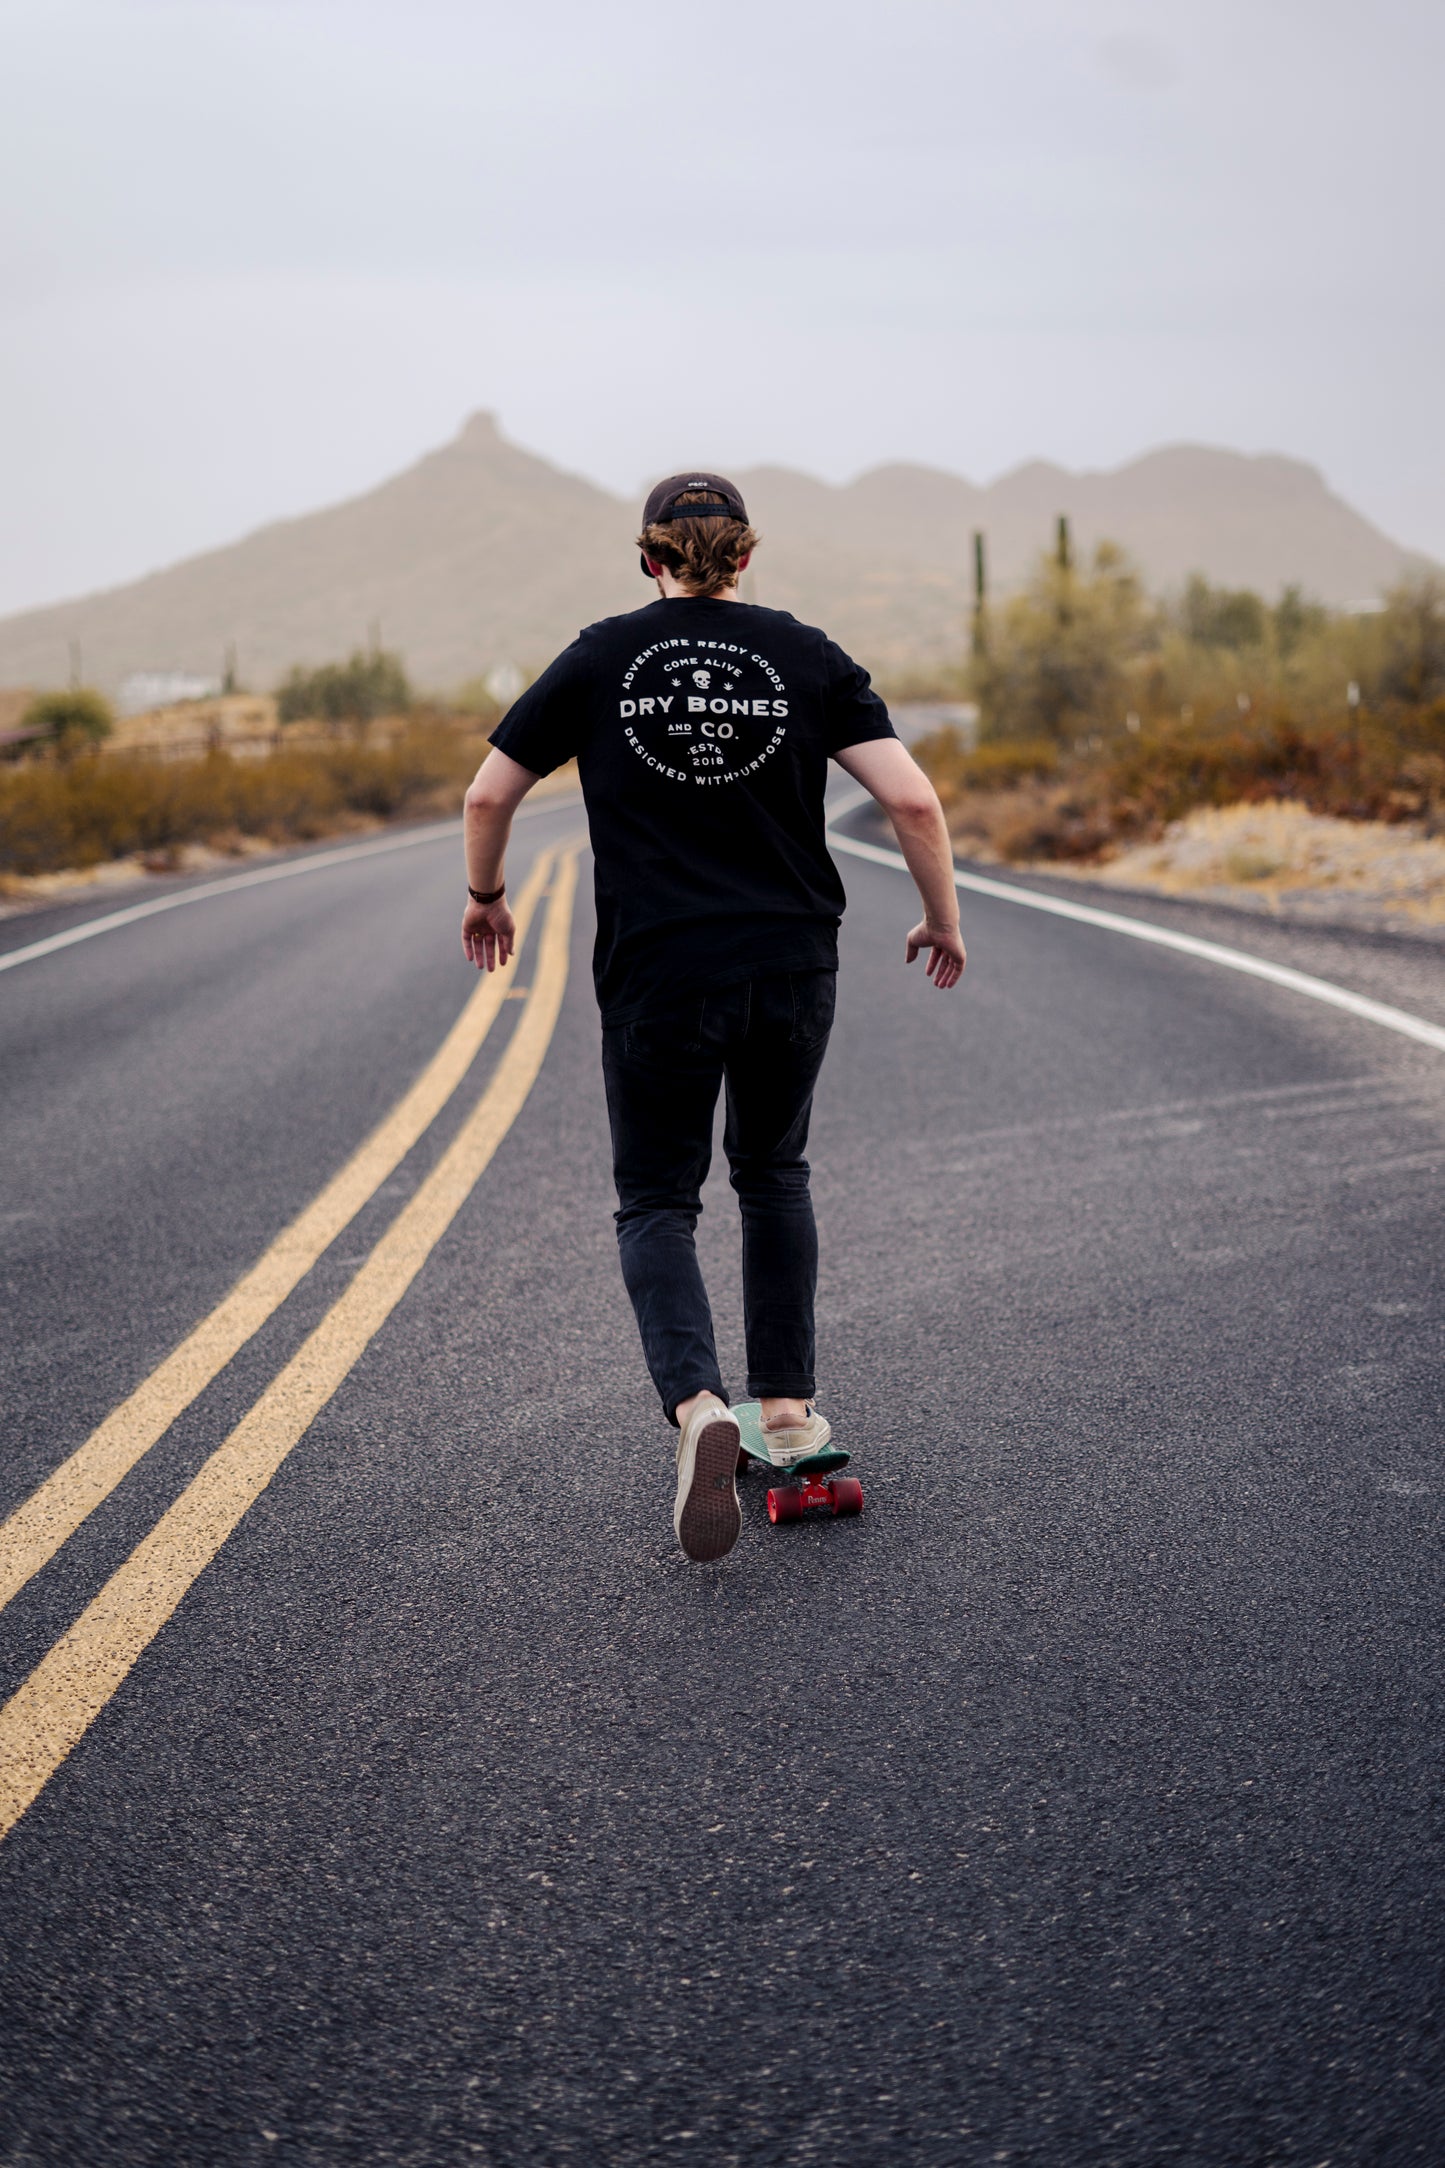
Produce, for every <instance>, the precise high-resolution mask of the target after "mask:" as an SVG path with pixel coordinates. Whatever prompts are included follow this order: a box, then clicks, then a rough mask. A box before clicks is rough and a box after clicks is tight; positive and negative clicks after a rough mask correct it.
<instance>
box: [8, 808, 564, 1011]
mask: <svg viewBox="0 0 1445 2168" xmlns="http://www.w3.org/2000/svg"><path fill="white" fill-rule="evenodd" d="M580 803H581V797H580V794H579V793H577V792H568V793H566V794H565V795H564V794H562V793H559V794H558V796H557V797H555V798H544V799H541V800H539V802H538V803H537V804H536V805H530V806H523V807H522V809H521V812H520V813H519V814H518V815H517V818H518V819H519V820H520V819H522V818H524V817H525V816H528V815H531V814H534V813H560V812H563V811H565V810H566V808H567V807H568V806H574V805H578V804H580ZM448 836H450V837H453V838H454V839H455V841H456V844H457V847H458V850H460V848H461V838H462V824H461V820H460V818H458V819H456V820H450V821H431V822H429V823H428V824H427V826H426V827H425V828H413V829H411V830H409V832H408V833H407V834H406V835H404V836H383V837H381V838H380V839H379V840H378V841H377V842H375V843H348V844H346V845H344V846H343V848H342V849H340V850H336V851H317V852H316V853H315V855H314V856H313V857H311V858H295V859H292V860H290V861H289V862H288V863H287V864H286V865H284V866H261V867H258V868H257V870H256V871H255V872H254V873H232V874H228V875H227V876H226V878H225V879H224V880H222V881H203V882H202V883H201V885H200V887H199V888H186V889H182V890H181V892H180V894H179V895H175V896H157V897H155V898H154V899H153V900H152V901H151V902H150V903H133V904H131V905H130V906H129V908H128V909H126V910H124V911H111V912H109V913H108V914H107V916H106V917H104V918H89V919H87V920H86V922H85V924H84V925H83V926H71V927H70V928H69V929H68V930H67V931H66V932H65V933H53V934H51V935H49V936H48V937H47V939H45V940H44V941H32V942H31V943H30V945H29V947H28V948H18V949H11V950H10V952H9V954H8V955H4V956H0V971H13V970H14V969H15V966H16V965H17V964H29V963H34V962H36V960H37V959H38V958H39V957H41V956H53V955H54V954H55V952H56V950H57V949H66V948H73V947H74V946H75V944H76V942H77V941H90V940H93V939H94V938H95V936H96V934H98V933H114V931H115V930H116V928H117V927H118V926H133V925H134V924H135V923H136V921H137V919H142V918H154V917H155V916H156V915H157V913H158V912H161V911H178V910H180V908H181V906H182V905H183V904H187V903H206V902H209V900H210V898H211V897H212V896H229V895H231V894H233V893H234V891H235V890H236V889H238V888H262V887H264V886H265V884H266V883H267V882H268V881H289V880H293V879H294V878H295V877H296V876H297V875H298V874H302V873H325V872H326V870H327V869H328V867H330V866H340V865H344V864H345V863H346V862H347V860H348V859H352V858H379V857H380V856H381V855H382V853H383V852H385V851H409V850H413V849H415V847H416V846H417V845H418V844H419V843H441V842H443V841H444V840H445V839H446V838H447V837H448Z"/></svg>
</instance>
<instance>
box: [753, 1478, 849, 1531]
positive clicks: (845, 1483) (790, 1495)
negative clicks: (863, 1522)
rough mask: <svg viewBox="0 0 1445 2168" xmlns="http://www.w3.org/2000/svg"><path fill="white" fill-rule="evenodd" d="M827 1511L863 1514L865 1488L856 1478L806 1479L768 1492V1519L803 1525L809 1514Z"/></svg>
mask: <svg viewBox="0 0 1445 2168" xmlns="http://www.w3.org/2000/svg"><path fill="white" fill-rule="evenodd" d="M820 1508H825V1509H826V1510H827V1511H828V1512H829V1513H861V1512H862V1511H863V1486H862V1484H861V1483H860V1482H859V1481H858V1478H857V1477H856V1476H854V1475H804V1476H802V1477H800V1478H799V1480H798V1481H797V1482H795V1483H783V1484H779V1485H778V1486H777V1487H776V1488H775V1489H773V1490H770V1491H769V1492H768V1519H769V1520H770V1521H771V1522H772V1523H773V1526H774V1527H776V1526H777V1524H778V1522H779V1521H800V1520H801V1519H802V1518H803V1515H804V1514H805V1513H812V1512H815V1511H817V1510H819V1509H820Z"/></svg>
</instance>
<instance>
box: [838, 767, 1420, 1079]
mask: <svg viewBox="0 0 1445 2168" xmlns="http://www.w3.org/2000/svg"><path fill="white" fill-rule="evenodd" d="M868 797H869V793H868V792H867V791H859V792H852V791H850V792H849V793H848V795H847V796H846V797H845V798H840V799H839V800H838V801H837V802H836V804H834V805H832V806H830V807H829V810H828V820H829V826H828V841H829V842H830V843H831V844H832V846H833V848H834V850H835V851H846V852H847V853H848V855H849V856H850V857H852V858H866V859H868V860H869V861H870V863H871V864H873V865H875V866H891V867H894V868H895V869H896V870H897V871H898V872H899V873H906V872H907V871H908V864H907V861H906V860H905V859H904V857H903V856H902V854H901V852H899V851H886V850H883V849H881V848H880V846H879V845H878V844H876V843H858V842H855V841H854V839H853V837H852V836H840V835H836V834H835V833H834V831H833V827H832V823H833V822H834V821H836V820H841V818H842V817H843V815H844V814H845V813H852V812H854V811H856V809H857V808H858V807H859V806H860V805H863V804H865V803H866V802H867V799H868ZM953 879H954V885H955V886H956V887H958V888H966V889H971V890H973V892H974V893H975V894H976V895H980V896H993V897H995V898H996V899H997V900H998V901H999V902H1001V903H1017V904H1021V905H1022V906H1023V908H1024V909H1025V910H1026V911H1047V912H1048V913H1049V915H1050V917H1052V918H1071V919H1074V920H1076V921H1077V922H1078V924H1080V925H1082V926H1100V927H1102V928H1103V930H1104V932H1105V933H1122V934H1127V935H1128V937H1129V939H1130V940H1131V941H1149V942H1152V943H1153V944H1154V946H1155V947H1156V948H1168V949H1176V950H1177V951H1178V952H1179V954H1180V955H1181V956H1196V957H1198V958H1199V959H1200V961H1201V962H1203V963H1207V964H1222V965H1223V966H1224V968H1225V970H1227V971H1242V972H1243V973H1244V974H1245V976H1246V977H1247V978H1251V979H1267V980H1268V981H1269V983H1270V985H1272V986H1283V987H1285V988H1286V989H1287V990H1288V991H1289V992H1290V993H1292V994H1306V995H1308V997H1309V999H1310V1000H1311V1001H1324V1002H1327V1003H1328V1004H1329V1006H1330V1007H1331V1008H1332V1009H1345V1010H1347V1011H1348V1013H1349V1014H1350V1015H1351V1016H1358V1017H1362V1018H1363V1019H1364V1021H1365V1022H1366V1023H1367V1024H1382V1025H1383V1026H1384V1028H1385V1029H1386V1031H1398V1032H1399V1033H1400V1035H1401V1037H1402V1038H1406V1039H1417V1040H1418V1041H1419V1042H1420V1044H1421V1045H1422V1046H1430V1047H1433V1048H1434V1049H1435V1051H1436V1053H1437V1054H1445V1028H1442V1026H1441V1025H1439V1024H1428V1023H1426V1021H1425V1019H1424V1017H1423V1016H1412V1015H1411V1014H1410V1012H1409V1010H1408V1009H1393V1008H1391V1007H1390V1005H1389V1003H1388V1002H1384V1001H1371V1000H1369V999H1368V998H1367V997H1366V996H1365V995H1364V994H1352V993H1351V992H1350V991H1349V989H1348V988H1347V987H1344V986H1336V985H1335V984H1334V983H1333V982H1332V981H1331V980H1330V979H1317V978H1314V977H1313V976H1312V975H1311V974H1310V973H1309V972H1308V971H1293V970H1291V969H1290V967H1289V965H1288V964H1272V963H1267V962H1266V961H1265V959H1264V958H1263V957H1262V956H1251V955H1249V954H1248V953H1247V952H1246V951H1245V950H1244V949H1235V948H1226V947H1225V945H1224V943H1223V942H1221V941H1201V940H1200V939H1199V938H1198V936H1197V935H1195V934H1192V933H1175V931H1174V930H1173V928H1172V927H1169V926H1156V925H1154V924H1153V923H1152V921H1151V920H1149V919H1147V918H1124V917H1123V916H1121V915H1120V914H1119V913H1118V912H1116V911H1098V910H1095V908H1094V907H1093V905H1092V904H1088V903H1068V902H1066V901H1065V900H1064V898H1063V897H1062V896H1041V895H1040V894H1039V893H1038V891H1037V890H1036V889H1032V888H1015V887H1014V886H1013V884H1012V883H1011V882H1008V881H990V880H987V879H986V878H985V877H984V876H983V875H982V874H981V873H962V872H960V871H959V870H958V869H957V868H955V869H954V875H953Z"/></svg>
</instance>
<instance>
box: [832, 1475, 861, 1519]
mask: <svg viewBox="0 0 1445 2168" xmlns="http://www.w3.org/2000/svg"><path fill="white" fill-rule="evenodd" d="M833 1511H834V1512H835V1513H861V1512H862V1511H863V1486H862V1484H861V1483H860V1482H859V1481H858V1478H857V1476H855V1475H835V1476H834V1478H833Z"/></svg>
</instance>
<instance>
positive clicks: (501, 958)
mask: <svg viewBox="0 0 1445 2168" xmlns="http://www.w3.org/2000/svg"><path fill="white" fill-rule="evenodd" d="M516 931H517V928H516V922H515V920H514V919H513V917H512V914H511V912H510V911H509V910H508V909H507V899H506V897H505V896H499V897H498V898H497V900H496V902H495V903H472V902H468V904H467V907H466V909H465V911H463V913H462V948H463V950H464V951H465V953H466V958H467V962H468V963H472V964H475V965H476V967H477V969H478V971H500V970H501V968H502V966H503V965H504V964H505V963H506V961H507V958H508V957H509V956H510V955H511V953H512V950H513V948H514V947H515V945H516V941H515V937H516Z"/></svg>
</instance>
